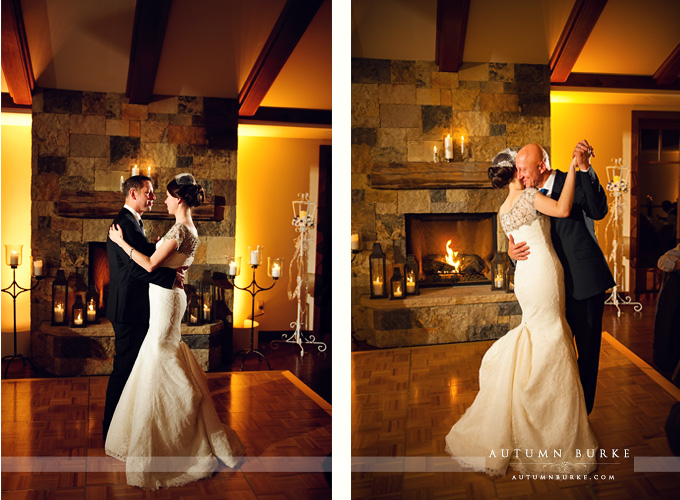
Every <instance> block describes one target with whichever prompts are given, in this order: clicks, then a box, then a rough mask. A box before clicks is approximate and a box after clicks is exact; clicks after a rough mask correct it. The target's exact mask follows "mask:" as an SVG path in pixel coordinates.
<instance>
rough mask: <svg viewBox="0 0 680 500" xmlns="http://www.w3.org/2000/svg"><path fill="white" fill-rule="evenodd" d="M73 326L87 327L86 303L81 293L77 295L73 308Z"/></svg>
mask: <svg viewBox="0 0 680 500" xmlns="http://www.w3.org/2000/svg"><path fill="white" fill-rule="evenodd" d="M71 318H72V323H71V326H72V327H73V328H85V304H83V298H82V296H81V295H76V300H75V302H74V303H73V307H72V308H71Z"/></svg>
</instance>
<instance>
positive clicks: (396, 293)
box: [390, 267, 406, 300]
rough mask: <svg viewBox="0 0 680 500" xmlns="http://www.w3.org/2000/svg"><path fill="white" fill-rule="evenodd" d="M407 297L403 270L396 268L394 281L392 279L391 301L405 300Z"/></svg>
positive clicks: (393, 275) (393, 274)
mask: <svg viewBox="0 0 680 500" xmlns="http://www.w3.org/2000/svg"><path fill="white" fill-rule="evenodd" d="M405 296H406V283H405V282H404V275H403V274H401V269H400V268H398V267H395V268H394V272H393V273H392V279H390V300H394V299H403V298H404V297H405Z"/></svg>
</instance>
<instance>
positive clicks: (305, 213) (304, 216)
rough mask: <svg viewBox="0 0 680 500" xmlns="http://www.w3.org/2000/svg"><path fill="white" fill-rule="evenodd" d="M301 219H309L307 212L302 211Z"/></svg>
mask: <svg viewBox="0 0 680 500" xmlns="http://www.w3.org/2000/svg"><path fill="white" fill-rule="evenodd" d="M300 218H301V219H305V218H307V210H300Z"/></svg>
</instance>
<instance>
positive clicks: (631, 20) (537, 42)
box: [352, 0, 680, 91]
mask: <svg viewBox="0 0 680 500" xmlns="http://www.w3.org/2000/svg"><path fill="white" fill-rule="evenodd" d="M352 8H353V10H352V55H353V56H354V57H369V58H379V59H421V60H433V59H434V60H435V62H437V64H438V65H439V68H440V70H443V71H453V72H455V71H458V70H459V69H460V68H461V67H463V65H465V64H474V63H482V62H508V63H533V64H549V66H550V70H551V75H552V76H551V82H552V85H553V87H554V88H557V87H594V88H617V89H621V88H626V89H645V90H654V91H656V90H680V80H678V76H680V2H679V1H677V0H645V1H644V2H641V1H638V0H610V1H607V0H521V1H505V0H353V2H352Z"/></svg>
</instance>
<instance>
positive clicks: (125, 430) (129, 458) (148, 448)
mask: <svg viewBox="0 0 680 500" xmlns="http://www.w3.org/2000/svg"><path fill="white" fill-rule="evenodd" d="M165 238H172V239H174V240H175V241H177V242H178V248H177V250H176V251H175V252H173V253H172V254H171V255H170V257H168V259H167V260H166V261H165V262H164V263H163V266H165V267H171V268H177V267H181V266H189V265H191V263H192V262H193V260H194V254H195V253H196V248H197V246H198V236H197V235H195V234H194V233H193V232H192V231H191V230H190V229H189V228H188V227H187V226H184V225H183V224H175V225H174V226H173V227H172V228H171V229H170V231H168V232H167V233H166V235H165V236H164V239H165ZM162 241H163V239H162V240H161V241H159V242H158V245H160V243H161V242H162ZM149 300H150V309H151V310H150V318H149V330H148V332H147V334H146V337H145V339H144V342H143V344H142V347H141V349H140V350H139V355H138V356H137V360H136V361H135V364H134V367H133V368H132V372H131V373H130V378H128V381H127V383H126V384H125V388H124V389H123V393H122V395H121V397H120V400H119V402H118V406H116V411H115V413H114V415H113V419H112V421H111V426H110V428H109V432H108V435H107V438H106V444H105V449H106V454H107V455H109V456H112V457H115V458H117V459H119V460H124V461H125V462H126V463H125V472H126V476H127V482H128V484H129V485H132V486H139V487H141V488H145V489H151V490H155V489H157V488H160V487H164V488H165V487H173V486H182V485H185V484H187V483H190V482H192V481H196V480H198V479H202V478H204V477H208V476H210V475H212V474H213V473H214V472H215V471H216V470H217V468H218V466H219V464H218V461H217V459H218V458H219V459H220V460H221V461H222V462H223V463H225V464H226V465H228V466H229V467H235V466H237V465H238V463H239V461H240V459H241V457H242V456H243V453H244V448H243V445H242V444H241V441H240V440H239V438H238V436H237V435H236V433H235V432H234V431H233V430H231V429H230V428H228V427H226V426H225V425H224V424H222V422H220V419H219V417H218V415H217V411H216V410H215V405H214V403H213V401H212V398H211V396H210V391H209V390H208V385H207V378H206V376H205V372H204V371H203V370H202V369H201V367H200V366H199V364H198V362H197V361H196V358H195V357H194V355H193V353H192V352H191V349H189V347H188V346H187V345H186V344H185V343H184V342H182V341H181V340H180V339H181V333H180V322H181V320H182V317H183V315H184V311H185V309H186V305H187V299H186V294H185V292H184V290H183V289H180V288H173V289H172V290H168V289H167V288H162V287H159V286H156V285H153V284H152V285H150V286H149Z"/></svg>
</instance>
